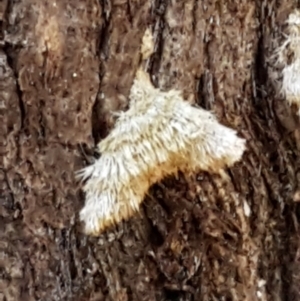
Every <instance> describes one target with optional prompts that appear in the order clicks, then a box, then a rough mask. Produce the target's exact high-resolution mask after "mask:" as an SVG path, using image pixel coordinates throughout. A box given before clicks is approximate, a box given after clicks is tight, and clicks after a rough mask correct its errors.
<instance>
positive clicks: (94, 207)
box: [79, 69, 245, 235]
mask: <svg viewBox="0 0 300 301" xmlns="http://www.w3.org/2000/svg"><path fill="white" fill-rule="evenodd" d="M129 98H130V108H129V109H128V111H126V112H122V113H120V114H119V117H118V120H117V121H116V124H115V127H114V129H113V130H112V131H111V133H110V134H109V135H108V136H107V137H106V138H105V139H103V140H102V141H101V142H100V143H99V144H98V150H99V152H100V154H101V157H100V158H99V159H98V160H97V161H95V163H94V164H92V165H90V166H88V167H86V168H84V169H83V170H81V171H80V172H79V176H80V177H81V178H82V179H83V180H84V181H85V184H84V187H83V190H84V192H85V196H86V200H85V206H84V207H83V208H82V210H81V212H80V219H81V221H83V222H84V224H85V232H86V233H87V234H91V235H98V234H100V233H101V232H102V231H103V230H105V229H106V228H107V227H110V226H112V225H115V224H117V223H118V222H120V221H122V220H126V219H128V218H129V217H131V216H132V215H133V214H134V213H135V212H137V211H138V210H139V207H140V205H141V203H142V202H143V199H144V197H145V195H146V193H147V191H148V189H149V188H150V186H152V185H153V184H154V183H156V182H158V181H160V180H162V179H163V178H164V177H166V176H169V175H174V174H176V173H177V172H178V171H182V172H184V173H189V172H196V171H199V170H202V171H208V172H218V171H219V170H221V169H223V168H224V167H226V166H231V165H233V164H234V163H235V162H236V161H238V160H240V159H241V157H242V155H243V153H244V150H245V140H244V139H242V138H239V137H238V136H237V134H236V131H235V130H232V129H230V128H227V127H225V126H223V125H221V124H219V123H218V121H217V120H216V118H215V117H214V115H213V114H212V113H210V112H208V111H206V110H204V109H201V108H197V107H193V106H191V105H190V104H188V103H187V102H186V101H184V100H183V98H182V96H181V93H180V92H179V91H175V90H170V91H168V92H162V91H160V90H159V89H156V88H154V87H153V85H152V83H151V81H150V78H149V75H148V74H147V73H145V72H144V71H142V70H141V69H139V70H138V71H137V74H136V78H135V80H134V83H133V86H132V88H131V91H130V95H129Z"/></svg>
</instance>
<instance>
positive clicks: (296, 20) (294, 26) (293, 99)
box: [276, 9, 300, 112]
mask: <svg viewBox="0 0 300 301" xmlns="http://www.w3.org/2000/svg"><path fill="white" fill-rule="evenodd" d="M284 36H285V39H284V41H283V43H282V44H281V46H280V47H279V48H278V49H277V51H276V56H277V63H278V64H280V65H281V66H282V67H283V69H282V85H281V93H282V94H283V95H284V96H285V97H286V99H287V101H288V102H289V104H290V105H292V104H294V105H296V107H297V108H298V112H299V110H300V11H299V10H298V9H295V10H293V11H292V13H290V14H289V16H288V18H287V20H286V32H285V33H284Z"/></svg>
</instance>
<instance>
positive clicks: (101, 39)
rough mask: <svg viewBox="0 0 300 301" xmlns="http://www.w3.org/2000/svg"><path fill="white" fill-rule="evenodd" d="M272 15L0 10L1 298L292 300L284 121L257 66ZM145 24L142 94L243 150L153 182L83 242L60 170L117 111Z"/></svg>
mask: <svg viewBox="0 0 300 301" xmlns="http://www.w3.org/2000/svg"><path fill="white" fill-rule="evenodd" d="M287 5H288V3H284V1H281V3H278V1H277V2H276V1H275V0H270V1H253V0H239V1H222V0H220V1H217V0H213V1H209V0H204V1H198V0H185V1H173V0H170V1H164V0H161V1H154V0H153V1H150V0H145V1H130V0H123V1H121V0H118V1H117V0H115V1H101V0H99V1H97V0H86V1H82V0H78V1H71V0H60V1H56V2H55V1H54V0H52V1H48V0H43V1H41V0H20V1H18V0H6V1H5V0H4V1H1V2H0V26H1V32H0V35H1V36H0V38H1V39H2V40H1V45H0V112H1V115H0V116H1V121H2V120H3V121H2V122H1V125H2V130H1V132H3V134H4V135H3V136H2V135H1V136H2V137H4V139H2V137H1V143H2V146H1V153H2V154H3V161H2V162H3V165H2V167H1V171H0V174H1V199H0V200H1V206H0V229H1V230H0V237H1V238H0V300H1V301H16V300H22V301H26V300H40V301H50V300H74V301H75V300H76V301H83V300H90V301H96V300H99V301H100V300H112V301H119V300H120V301H121V300H128V301H129V300H130V301H131V300H137V301H141V300H149V301H150V300H151V301H154V300H157V301H158V300H159V301H162V300H203V301H204V300H205V301H206V300H249V301H250V300H251V301H254V300H300V294H299V293H298V290H299V288H298V285H299V283H298V282H299V279H300V265H299V263H298V262H299V255H300V253H299V250H298V246H299V240H298V219H299V218H300V215H299V214H300V211H299V205H298V203H297V201H299V200H300V199H298V198H297V189H298V185H299V184H298V183H299V180H300V178H299V177H300V175H299V172H298V169H299V150H298V147H299V141H297V139H299V137H298V134H297V126H298V127H299V125H298V122H297V117H296V115H295V113H294V112H293V111H291V110H290V108H289V107H288V106H287V105H286V104H285V103H284V100H283V99H280V98H278V97H277V96H276V95H275V94H274V89H273V86H272V85H271V83H270V80H269V78H268V70H267V65H266V59H267V57H268V55H269V54H270V53H271V51H272V46H271V45H272V43H271V39H272V37H273V34H274V32H276V28H277V27H278V26H279V24H280V22H282V20H284V18H285V16H286V14H287V13H288V12H289V11H290V10H291V7H287ZM290 6H291V5H290ZM282 8H284V10H282ZM146 28H149V29H150V30H151V31H152V33H153V35H154V37H155V43H156V44H155V52H154V54H153V55H152V56H151V59H150V62H149V66H148V71H149V73H150V74H151V75H152V79H153V81H154V84H155V86H157V87H159V88H161V89H166V90H168V89H171V88H172V89H179V90H182V91H183V94H184V97H185V99H186V100H187V101H190V102H192V103H197V104H198V105H200V106H201V107H203V108H205V109H208V110H212V111H213V112H214V113H215V114H216V116H217V117H218V120H220V122H221V123H223V124H225V125H227V126H229V127H231V128H234V129H236V130H238V131H239V135H240V136H243V137H245V138H246V139H247V152H246V153H245V154H244V157H243V160H242V162H240V163H238V164H236V165H235V166H234V167H233V168H231V169H228V170H226V172H225V173H224V176H222V177H221V176H216V175H210V174H206V173H202V174H198V175H194V176H193V177H189V178H187V179H186V178H185V177H183V176H181V177H179V179H176V178H169V179H166V180H165V181H163V182H162V183H159V184H157V185H155V186H154V187H152V189H151V192H150V196H149V197H147V198H146V200H145V202H144V204H143V206H142V207H141V211H140V215H136V216H134V217H133V218H131V219H130V220H128V221H126V222H123V223H121V224H119V225H117V226H116V227H114V228H111V229H109V230H107V231H106V232H105V233H103V234H102V235H101V236H100V237H98V238H91V237H88V236H86V235H84V234H83V233H82V225H80V223H79V222H78V212H79V210H80V209H81V208H82V206H83V204H84V197H83V195H82V193H81V192H80V191H81V190H80V185H79V183H78V182H76V180H75V178H74V172H75V171H77V170H78V169H80V168H81V167H83V166H84V165H86V164H87V163H86V162H85V157H86V154H87V157H89V156H90V155H91V154H93V147H94V146H95V144H96V143H97V142H99V140H100V139H101V138H103V137H105V136H106V135H107V133H108V132H109V129H110V127H111V125H112V124H111V122H110V119H111V118H110V117H111V116H110V112H112V111H113V112H115V111H117V110H126V109H127V106H128V94H129V90H130V87H131V85H132V81H133V78H134V76H135V72H136V69H137V67H138V63H139V50H140V45H141V39H142V36H143V34H144V32H145V29H146ZM129 134H130V133H129ZM297 137H298V138H297ZM85 153H86V154H85Z"/></svg>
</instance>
